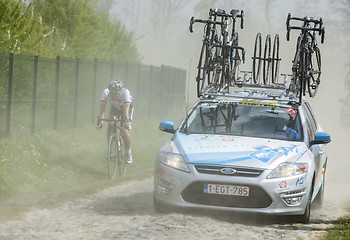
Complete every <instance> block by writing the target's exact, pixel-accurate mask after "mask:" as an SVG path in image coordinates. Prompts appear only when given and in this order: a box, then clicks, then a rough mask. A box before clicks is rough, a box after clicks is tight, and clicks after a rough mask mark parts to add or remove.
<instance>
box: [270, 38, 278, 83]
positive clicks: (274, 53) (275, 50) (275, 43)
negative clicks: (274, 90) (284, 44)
mask: <svg viewBox="0 0 350 240" xmlns="http://www.w3.org/2000/svg"><path fill="white" fill-rule="evenodd" d="M279 51H280V38H279V35H278V34H276V35H275V39H274V41H273V50H272V64H271V71H272V77H271V81H272V83H278V75H279V66H280V65H279V63H280V59H279Z"/></svg>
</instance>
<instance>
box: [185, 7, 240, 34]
mask: <svg viewBox="0 0 350 240" xmlns="http://www.w3.org/2000/svg"><path fill="white" fill-rule="evenodd" d="M212 16H214V17H215V19H216V17H231V18H233V19H234V20H236V18H241V29H243V22H244V11H243V10H241V11H239V10H236V9H232V10H231V11H230V14H227V13H225V10H222V9H218V8H215V9H212V8H211V9H210V10H209V19H208V20H204V19H195V18H194V17H191V19H190V26H189V30H190V32H191V33H193V24H194V23H196V22H199V23H205V24H220V25H223V23H222V21H216V20H211V17H212Z"/></svg>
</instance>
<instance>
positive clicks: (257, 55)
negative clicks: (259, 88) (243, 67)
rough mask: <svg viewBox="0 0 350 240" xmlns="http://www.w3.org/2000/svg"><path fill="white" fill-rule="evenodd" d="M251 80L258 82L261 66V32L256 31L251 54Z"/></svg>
mask: <svg viewBox="0 0 350 240" xmlns="http://www.w3.org/2000/svg"><path fill="white" fill-rule="evenodd" d="M252 68H253V69H252V70H253V74H252V75H253V82H254V83H255V84H257V83H259V78H260V68H261V33H258V34H257V35H256V38H255V45H254V56H253V66H252Z"/></svg>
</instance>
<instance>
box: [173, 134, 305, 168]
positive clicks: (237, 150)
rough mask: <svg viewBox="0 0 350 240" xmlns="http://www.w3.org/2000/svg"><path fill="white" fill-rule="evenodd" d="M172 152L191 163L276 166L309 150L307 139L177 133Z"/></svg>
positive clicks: (294, 159)
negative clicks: (286, 139) (289, 139)
mask: <svg viewBox="0 0 350 240" xmlns="http://www.w3.org/2000/svg"><path fill="white" fill-rule="evenodd" d="M171 145H172V151H173V152H174V153H175V152H178V153H179V154H181V155H182V156H183V158H184V160H185V161H186V162H187V163H189V164H208V165H209V164H210V165H225V166H227V165H228V166H230V165H232V166H233V165H234V166H244V167H254V168H264V169H269V168H274V167H275V166H277V165H278V164H280V163H281V162H284V161H287V160H288V161H290V162H293V161H296V160H297V159H298V158H299V157H300V156H301V155H302V154H303V153H304V152H305V151H306V150H307V147H306V145H305V143H303V142H290V141H282V140H276V139H264V138H252V137H235V136H228V135H204V134H190V135H186V134H181V133H177V134H175V136H174V138H173V143H171Z"/></svg>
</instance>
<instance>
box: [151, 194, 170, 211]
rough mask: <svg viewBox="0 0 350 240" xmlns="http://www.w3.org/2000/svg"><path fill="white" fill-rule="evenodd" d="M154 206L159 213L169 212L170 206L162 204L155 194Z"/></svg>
mask: <svg viewBox="0 0 350 240" xmlns="http://www.w3.org/2000/svg"><path fill="white" fill-rule="evenodd" d="M153 208H154V210H155V211H156V212H157V213H167V212H169V208H168V206H166V205H164V204H161V203H160V202H158V201H157V200H156V197H155V194H153Z"/></svg>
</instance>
